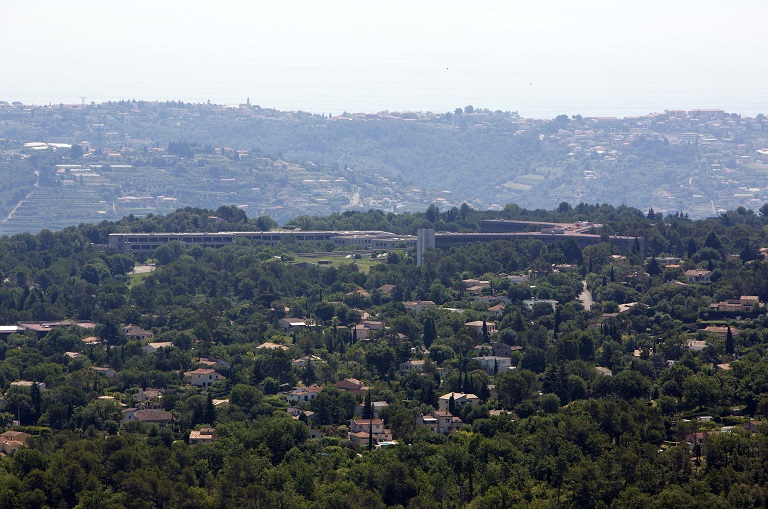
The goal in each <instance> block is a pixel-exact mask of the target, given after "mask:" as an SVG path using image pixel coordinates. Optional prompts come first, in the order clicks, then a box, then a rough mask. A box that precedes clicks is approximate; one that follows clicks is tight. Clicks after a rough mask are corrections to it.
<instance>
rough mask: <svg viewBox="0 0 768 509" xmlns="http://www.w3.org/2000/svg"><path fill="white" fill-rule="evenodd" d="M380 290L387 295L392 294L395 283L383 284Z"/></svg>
mask: <svg viewBox="0 0 768 509" xmlns="http://www.w3.org/2000/svg"><path fill="white" fill-rule="evenodd" d="M378 290H379V291H380V292H381V293H383V294H385V295H392V292H394V291H395V285H390V284H385V285H381V286H380V287H379V288H378Z"/></svg>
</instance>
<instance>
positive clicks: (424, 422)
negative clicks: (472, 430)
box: [416, 410, 464, 435]
mask: <svg viewBox="0 0 768 509" xmlns="http://www.w3.org/2000/svg"><path fill="white" fill-rule="evenodd" d="M463 424H464V422H463V421H462V420H461V419H460V418H459V417H457V416H454V415H453V414H451V412H449V411H447V410H432V411H431V412H429V413H428V414H423V415H420V416H419V417H418V418H417V419H416V425H417V426H424V427H427V428H429V429H431V430H432V431H433V432H434V433H441V434H444V435H447V434H448V433H453V432H454V431H458V430H459V429H461V426H462V425H463Z"/></svg>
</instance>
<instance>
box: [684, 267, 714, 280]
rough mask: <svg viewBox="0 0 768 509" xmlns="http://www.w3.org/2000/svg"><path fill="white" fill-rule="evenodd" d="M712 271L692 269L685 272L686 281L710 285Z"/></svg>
mask: <svg viewBox="0 0 768 509" xmlns="http://www.w3.org/2000/svg"><path fill="white" fill-rule="evenodd" d="M711 273H712V272H711V271H708V270H700V269H691V270H686V271H685V280H686V281H687V282H689V283H709V282H710V280H709V275H710V274H711Z"/></svg>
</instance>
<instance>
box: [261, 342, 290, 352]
mask: <svg viewBox="0 0 768 509" xmlns="http://www.w3.org/2000/svg"><path fill="white" fill-rule="evenodd" d="M261 349H266V350H290V347H288V346H287V345H281V344H279V343H273V342H271V341H265V342H264V343H262V344H260V345H259V346H257V347H256V350H261Z"/></svg>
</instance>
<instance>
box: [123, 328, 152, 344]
mask: <svg viewBox="0 0 768 509" xmlns="http://www.w3.org/2000/svg"><path fill="white" fill-rule="evenodd" d="M120 332H122V333H123V334H124V335H125V337H126V338H128V339H135V340H139V341H142V340H145V339H151V338H153V337H154V336H155V335H154V334H152V333H151V332H148V331H145V330H144V329H142V328H141V327H137V326H136V325H126V326H125V327H123V328H122V329H120Z"/></svg>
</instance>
